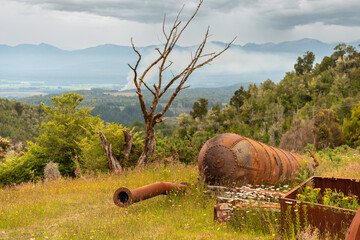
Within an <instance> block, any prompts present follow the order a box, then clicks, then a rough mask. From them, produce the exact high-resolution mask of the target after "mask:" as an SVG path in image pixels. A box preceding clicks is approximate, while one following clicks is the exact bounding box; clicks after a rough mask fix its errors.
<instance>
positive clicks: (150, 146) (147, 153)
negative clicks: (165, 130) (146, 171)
mask: <svg viewBox="0 0 360 240" xmlns="http://www.w3.org/2000/svg"><path fill="white" fill-rule="evenodd" d="M155 146H156V139H155V122H153V121H152V120H150V121H148V122H147V123H145V145H144V150H143V152H142V153H141V156H140V158H139V160H138V162H137V166H140V167H143V166H145V165H146V164H147V163H148V161H149V160H150V159H151V158H152V156H153V155H154V151H155Z"/></svg>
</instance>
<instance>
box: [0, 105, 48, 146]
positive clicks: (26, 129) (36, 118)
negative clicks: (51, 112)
mask: <svg viewBox="0 0 360 240" xmlns="http://www.w3.org/2000/svg"><path fill="white" fill-rule="evenodd" d="M43 119H44V114H43V112H42V110H41V107H40V106H30V105H28V104H25V103H21V102H16V101H15V100H7V99H0V136H1V137H5V138H9V139H12V140H21V141H30V140H34V139H35V137H36V136H37V135H38V132H39V127H40V124H41V122H42V121H43Z"/></svg>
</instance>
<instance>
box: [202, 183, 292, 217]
mask: <svg viewBox="0 0 360 240" xmlns="http://www.w3.org/2000/svg"><path fill="white" fill-rule="evenodd" d="M208 189H209V190H211V191H215V192H216V193H217V194H219V195H221V196H218V197H217V198H216V202H217V204H216V205H215V207H214V219H215V220H216V221H218V222H228V221H229V220H230V219H231V216H232V214H233V213H234V210H241V209H246V208H258V209H259V208H260V209H264V210H270V211H279V212H280V204H279V197H281V196H284V195H285V194H286V193H285V192H282V191H273V190H267V189H262V188H260V187H258V188H254V187H251V188H250V187H241V188H236V187H235V188H230V187H220V186H208Z"/></svg>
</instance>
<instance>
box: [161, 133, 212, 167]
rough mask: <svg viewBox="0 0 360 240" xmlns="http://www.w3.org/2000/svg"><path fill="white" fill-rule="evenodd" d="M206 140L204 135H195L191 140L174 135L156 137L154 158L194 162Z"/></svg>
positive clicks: (187, 162)
mask: <svg viewBox="0 0 360 240" xmlns="http://www.w3.org/2000/svg"><path fill="white" fill-rule="evenodd" d="M206 140H207V138H206V137H196V138H192V139H191V140H190V139H189V140H188V139H180V138H176V137H171V138H164V139H159V138H158V139H157V140H156V151H155V154H154V159H155V160H170V161H179V162H182V163H186V164H190V163H196V162H197V158H198V155H199V152H200V149H201V148H202V146H203V145H204V143H205V142H206Z"/></svg>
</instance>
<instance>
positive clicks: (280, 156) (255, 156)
mask: <svg viewBox="0 0 360 240" xmlns="http://www.w3.org/2000/svg"><path fill="white" fill-rule="evenodd" d="M314 160H315V159H314ZM304 164H307V167H308V170H309V171H313V170H314V168H315V167H316V166H317V165H315V164H311V163H310V162H309V161H308V160H307V159H304V158H303V157H301V156H299V155H297V154H294V153H290V152H287V151H284V150H282V149H279V148H276V147H271V146H268V145H266V144H264V143H261V142H258V141H255V140H252V139H249V138H246V137H243V136H240V135H237V134H234V133H225V134H220V135H218V136H216V137H214V138H212V139H210V140H208V141H207V142H206V143H205V144H204V146H203V147H202V149H201V150H200V153H199V157H198V167H199V170H200V173H201V174H202V175H203V176H204V177H205V181H206V182H207V183H210V184H231V185H244V184H251V185H263V184H264V185H275V184H279V183H289V182H291V181H292V180H294V178H295V177H296V174H297V172H298V171H299V170H300V169H301V168H302V166H304Z"/></svg>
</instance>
